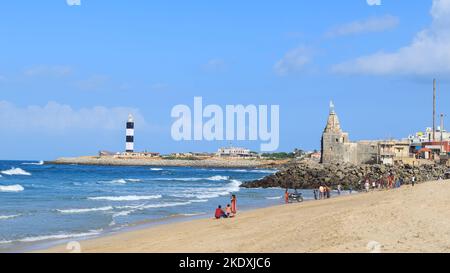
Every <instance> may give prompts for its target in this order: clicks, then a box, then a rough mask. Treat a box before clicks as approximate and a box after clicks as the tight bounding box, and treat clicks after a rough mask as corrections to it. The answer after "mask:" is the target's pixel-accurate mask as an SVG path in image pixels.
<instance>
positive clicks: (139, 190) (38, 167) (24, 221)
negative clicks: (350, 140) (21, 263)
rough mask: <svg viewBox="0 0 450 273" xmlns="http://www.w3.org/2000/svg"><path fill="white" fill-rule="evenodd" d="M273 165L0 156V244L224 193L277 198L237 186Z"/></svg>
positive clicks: (185, 215)
mask: <svg viewBox="0 0 450 273" xmlns="http://www.w3.org/2000/svg"><path fill="white" fill-rule="evenodd" d="M273 172H274V170H257V169H201V168H185V167H178V168H176V167H173V168H171V167H153V168H152V167H117V166H113V167H110V166H79V165H43V164H42V162H24V161H0V174H1V177H0V251H22V250H25V249H27V248H29V247H36V246H39V245H44V244H48V243H51V242H61V241H64V240H67V241H69V240H73V239H74V238H90V237H95V236H101V235H103V234H107V233H110V232H118V231H121V230H124V229H126V228H129V227H132V226H135V225H137V224H142V223H158V222H164V221H168V220H171V219H190V218H193V217H212V215H213V213H214V209H215V208H216V207H217V205H219V204H220V205H222V206H225V205H226V204H227V203H229V200H230V196H231V194H236V195H237V198H238V209H240V210H246V209H252V208H257V207H265V206H271V205H276V204H282V203H283V199H282V196H283V190H282V189H243V188H240V187H239V186H240V185H241V183H242V182H244V181H249V180H254V179H260V178H262V177H264V176H266V175H269V174H271V173H273ZM304 194H305V197H306V198H307V199H308V198H311V197H312V194H311V192H309V191H306V192H304Z"/></svg>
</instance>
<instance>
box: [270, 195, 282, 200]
mask: <svg viewBox="0 0 450 273" xmlns="http://www.w3.org/2000/svg"><path fill="white" fill-rule="evenodd" d="M281 198H282V197H281V196H273V197H266V199H268V200H278V199H281Z"/></svg>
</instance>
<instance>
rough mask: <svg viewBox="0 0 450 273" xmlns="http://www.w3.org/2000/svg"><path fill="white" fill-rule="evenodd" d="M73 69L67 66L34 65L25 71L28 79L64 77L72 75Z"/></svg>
mask: <svg viewBox="0 0 450 273" xmlns="http://www.w3.org/2000/svg"><path fill="white" fill-rule="evenodd" d="M72 72H73V69H72V68H71V67H70V66H67V65H36V66H32V67H29V68H27V69H25V71H24V74H25V75H26V76H28V77H38V76H44V77H66V76H69V75H70V74H72Z"/></svg>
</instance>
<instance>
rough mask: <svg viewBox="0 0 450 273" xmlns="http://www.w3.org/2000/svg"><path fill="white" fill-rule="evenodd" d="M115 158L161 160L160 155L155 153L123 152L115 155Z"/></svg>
mask: <svg viewBox="0 0 450 273" xmlns="http://www.w3.org/2000/svg"><path fill="white" fill-rule="evenodd" d="M114 157H115V158H130V159H146V158H159V157H160V154H159V153H153V152H123V153H117V154H116V155H114Z"/></svg>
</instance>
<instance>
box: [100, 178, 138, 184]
mask: <svg viewBox="0 0 450 273" xmlns="http://www.w3.org/2000/svg"><path fill="white" fill-rule="evenodd" d="M141 181H142V180H141V179H136V178H120V179H114V180H111V181H103V182H104V183H108V184H127V183H128V182H133V183H136V182H141Z"/></svg>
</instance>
